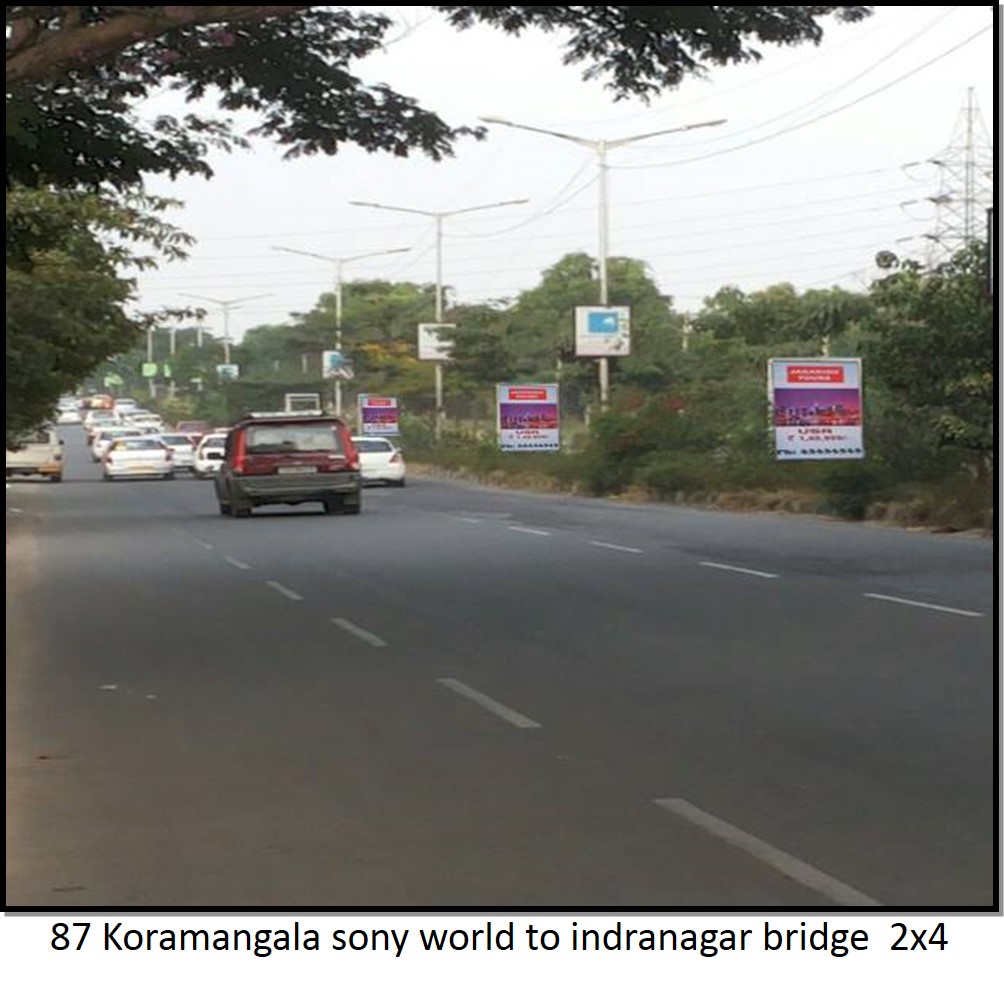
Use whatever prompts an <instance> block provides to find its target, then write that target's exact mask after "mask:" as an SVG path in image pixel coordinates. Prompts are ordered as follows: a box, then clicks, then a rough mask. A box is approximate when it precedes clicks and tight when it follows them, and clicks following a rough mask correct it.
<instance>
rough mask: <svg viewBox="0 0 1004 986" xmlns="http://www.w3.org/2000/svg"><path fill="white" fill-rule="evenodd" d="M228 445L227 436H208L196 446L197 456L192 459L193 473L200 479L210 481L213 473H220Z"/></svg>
mask: <svg viewBox="0 0 1004 986" xmlns="http://www.w3.org/2000/svg"><path fill="white" fill-rule="evenodd" d="M226 443H227V436H226V435H223V434H220V435H206V436H205V438H203V439H202V441H201V442H199V444H198V445H197V446H196V449H195V456H194V457H193V459H192V472H194V473H195V475H196V476H197V477H198V478H199V479H209V477H210V476H212V475H213V473H215V472H217V471H219V468H220V464H221V463H222V462H223V450H224V447H225V446H226Z"/></svg>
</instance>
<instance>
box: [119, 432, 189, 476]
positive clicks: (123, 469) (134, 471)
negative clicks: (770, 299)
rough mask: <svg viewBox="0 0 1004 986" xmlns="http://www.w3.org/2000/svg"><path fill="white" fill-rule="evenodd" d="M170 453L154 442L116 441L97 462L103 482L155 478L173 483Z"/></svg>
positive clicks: (159, 442)
mask: <svg viewBox="0 0 1004 986" xmlns="http://www.w3.org/2000/svg"><path fill="white" fill-rule="evenodd" d="M173 460H174V453H173V452H172V451H171V449H170V448H169V447H168V446H167V445H165V444H164V443H163V442H161V441H159V440H158V439H156V438H148V437H144V436H140V437H138V438H116V439H115V440H114V441H113V442H112V444H111V447H110V448H109V449H108V451H107V452H105V455H104V458H103V459H102V460H101V464H102V468H103V471H104V472H103V478H104V479H105V480H112V479H131V478H133V477H140V476H156V477H157V478H159V479H174V462H173Z"/></svg>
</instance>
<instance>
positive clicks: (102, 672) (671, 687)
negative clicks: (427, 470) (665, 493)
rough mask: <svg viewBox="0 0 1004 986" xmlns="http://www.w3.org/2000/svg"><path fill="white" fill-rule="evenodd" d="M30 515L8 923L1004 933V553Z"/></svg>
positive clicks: (879, 537) (20, 612)
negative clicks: (998, 767)
mask: <svg viewBox="0 0 1004 986" xmlns="http://www.w3.org/2000/svg"><path fill="white" fill-rule="evenodd" d="M66 434H67V439H68V449H69V453H68V458H69V467H68V471H67V478H66V481H65V482H64V483H63V484H61V485H48V484H44V483H38V482H32V481H26V482H13V483H10V484H8V486H9V488H8V491H7V532H8V545H7V547H8V569H7V572H8V587H7V593H8V622H7V634H8V692H7V694H8V711H7V722H8V743H7V756H8V760H7V776H8V883H7V903H8V906H48V907H52V908H54V909H59V908H87V907H151V908H157V907H167V906H183V907H197V906H214V907H239V906H273V907H282V908H296V907H304V908H305V907H329V908H345V909H356V908H360V907H366V906H383V907H403V908H411V907H424V906H435V907H442V908H455V907H483V908H485V909H492V910H510V909H534V908H540V907H567V908H569V909H571V910H576V909H581V908H586V907H603V908H609V909H614V910H616V909H627V908H631V907H655V908H664V909H688V908H694V907H709V906H710V907H721V908H738V907H752V908H759V909H775V908H785V907H792V908H800V909H803V910H807V911H808V910H832V909H833V908H835V907H841V906H851V907H868V906H880V907H885V908H891V909H905V908H915V907H937V908H944V907H985V906H988V905H990V904H991V903H992V898H993V886H994V847H995V844H996V839H997V831H996V829H995V817H994V805H995V793H994V781H995V773H994V771H995V765H994V749H995V745H996V732H995V725H996V724H995V719H994V716H995V701H994V699H995V696H994V674H993V672H994V665H995V660H996V658H995V652H994V651H995V648H994V635H993V619H992V614H993V608H994V601H995V600H994V588H993V582H994V580H993V571H994V564H995V555H994V547H993V543H992V542H991V541H989V540H984V539H980V538H975V537H965V536H944V535H942V536H933V535H928V534H924V533H919V532H906V531H897V530H888V529H880V528H876V527H867V526H863V525H853V524H844V523H839V522H826V521H821V520H816V519H807V518H790V517H777V516H771V515H742V514H736V515H729V514H720V513H714V512H703V511H697V510H690V509H682V508H668V507H649V506H635V505H626V504H618V503H609V502H601V501H595V500H588V499H581V498H574V497H564V496H542V495H532V494H523V493H514V492H510V491H505V492H500V491H496V490H489V489H483V488H478V487H474V486H470V485H464V484H459V483H447V482H439V481H432V480H421V479H413V480H411V481H410V483H409V486H408V487H407V488H405V489H402V490H392V489H388V490H383V489H374V490H368V491H367V493H366V496H365V500H364V506H363V512H362V514H361V515H360V516H358V517H339V516H331V517H328V516H325V515H323V514H322V513H320V511H319V508H317V507H316V506H303V507H299V508H280V507H276V508H267V509H263V510H260V511H257V512H256V514H255V516H254V517H252V518H251V519H249V520H234V519H230V518H224V517H220V516H219V515H218V514H217V509H216V502H215V497H214V495H213V492H212V485H211V484H210V483H201V482H198V481H195V480H189V479H179V480H177V481H175V482H158V481H136V482H126V483H116V484H107V483H101V482H100V481H99V479H100V477H99V473H98V469H97V467H96V466H95V465H93V464H92V463H91V462H90V461H89V460H88V459H87V458H86V457H85V453H84V449H83V444H82V441H81V439H80V435H79V429H77V428H71V429H66Z"/></svg>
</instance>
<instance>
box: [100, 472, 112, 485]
mask: <svg viewBox="0 0 1004 986" xmlns="http://www.w3.org/2000/svg"><path fill="white" fill-rule="evenodd" d="M101 478H102V479H103V480H104V481H105V482H106V483H110V482H111V481H112V477H111V476H109V475H108V473H105V474H104V475H103V476H102V477H101Z"/></svg>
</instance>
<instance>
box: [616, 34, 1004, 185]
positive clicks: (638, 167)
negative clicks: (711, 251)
mask: <svg viewBox="0 0 1004 986" xmlns="http://www.w3.org/2000/svg"><path fill="white" fill-rule="evenodd" d="M991 27H992V25H990V24H988V25H987V26H986V27H982V28H980V30H978V31H974V32H973V33H972V34H970V35H969V36H968V37H967V38H965V39H963V40H962V41H960V42H959V43H958V44H955V45H952V47H951V48H947V49H946V50H945V51H943V52H941V53H940V54H939V55H935V56H934V58H930V59H928V60H927V61H926V62H924V63H923V64H921V65H918V66H916V67H915V68H912V69H910V71H909V72H904V73H903V74H902V75H899V76H897V77H896V78H895V79H893V80H891V81H890V82H887V83H885V84H884V85H882V86H879V87H878V88H876V89H872V90H870V91H869V92H866V93H865V94H864V95H862V96H858V97H857V99H852V100H851V101H850V102H847V103H843V104H841V105H840V106H835V107H834V108H833V109H832V110H827V111H826V112H825V113H820V114H819V115H818V116H814V117H812V118H811V119H809V120H803V121H802V122H801V123H793V124H792V125H791V126H789V127H783V128H782V129H781V130H776V131H775V132H774V133H771V134H765V135H764V136H763V137H755V138H754V139H753V140H747V141H745V142H743V143H742V144H736V145H735V146H734V147H723V148H722V149H721V150H719V151H709V152H708V153H707V154H698V155H695V156H694V157H686V158H677V160H675V161H662V162H659V163H656V164H621V165H613V166H612V167H613V168H616V169H617V170H618V171H645V170H649V169H651V168H669V167H674V166H676V165H678V164H693V163H695V162H697V161H708V160H710V159H711V158H715V157H721V156H722V155H725V154H734V153H735V152H736V151H743V150H745V149H746V148H747V147H755V146H756V145H757V144H763V143H765V142H767V141H769V140H774V139H776V138H777V137H783V136H785V135H786V134H790V133H794V132H795V131H796V130H803V129H804V128H805V127H810V126H812V125H813V124H815V123H819V121H820V120H826V119H828V118H829V117H831V116H835V115H836V114H837V113H842V112H844V110H849V109H851V107H854V106H857V105H859V104H860V103H863V102H864V101H865V100H867V99H871V98H872V97H873V96H877V95H879V94H880V93H883V92H886V90H888V89H891V88H892V87H893V86H895V85H898V84H899V83H900V82H903V81H904V80H906V79H909V78H910V77H911V76H914V75H916V74H917V73H918V72H922V71H923V70H924V69H926V68H930V67H931V66H932V65H934V64H935V63H936V62H940V61H941V60H942V59H943V58H947V57H948V56H949V55H951V54H953V53H954V52H956V51H958V50H959V49H960V48H964V47H965V46H966V45H967V44H970V43H971V42H972V41H975V40H976V38H978V37H979V36H980V35H982V34H986V33H987V31H989V30H990V28H991Z"/></svg>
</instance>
